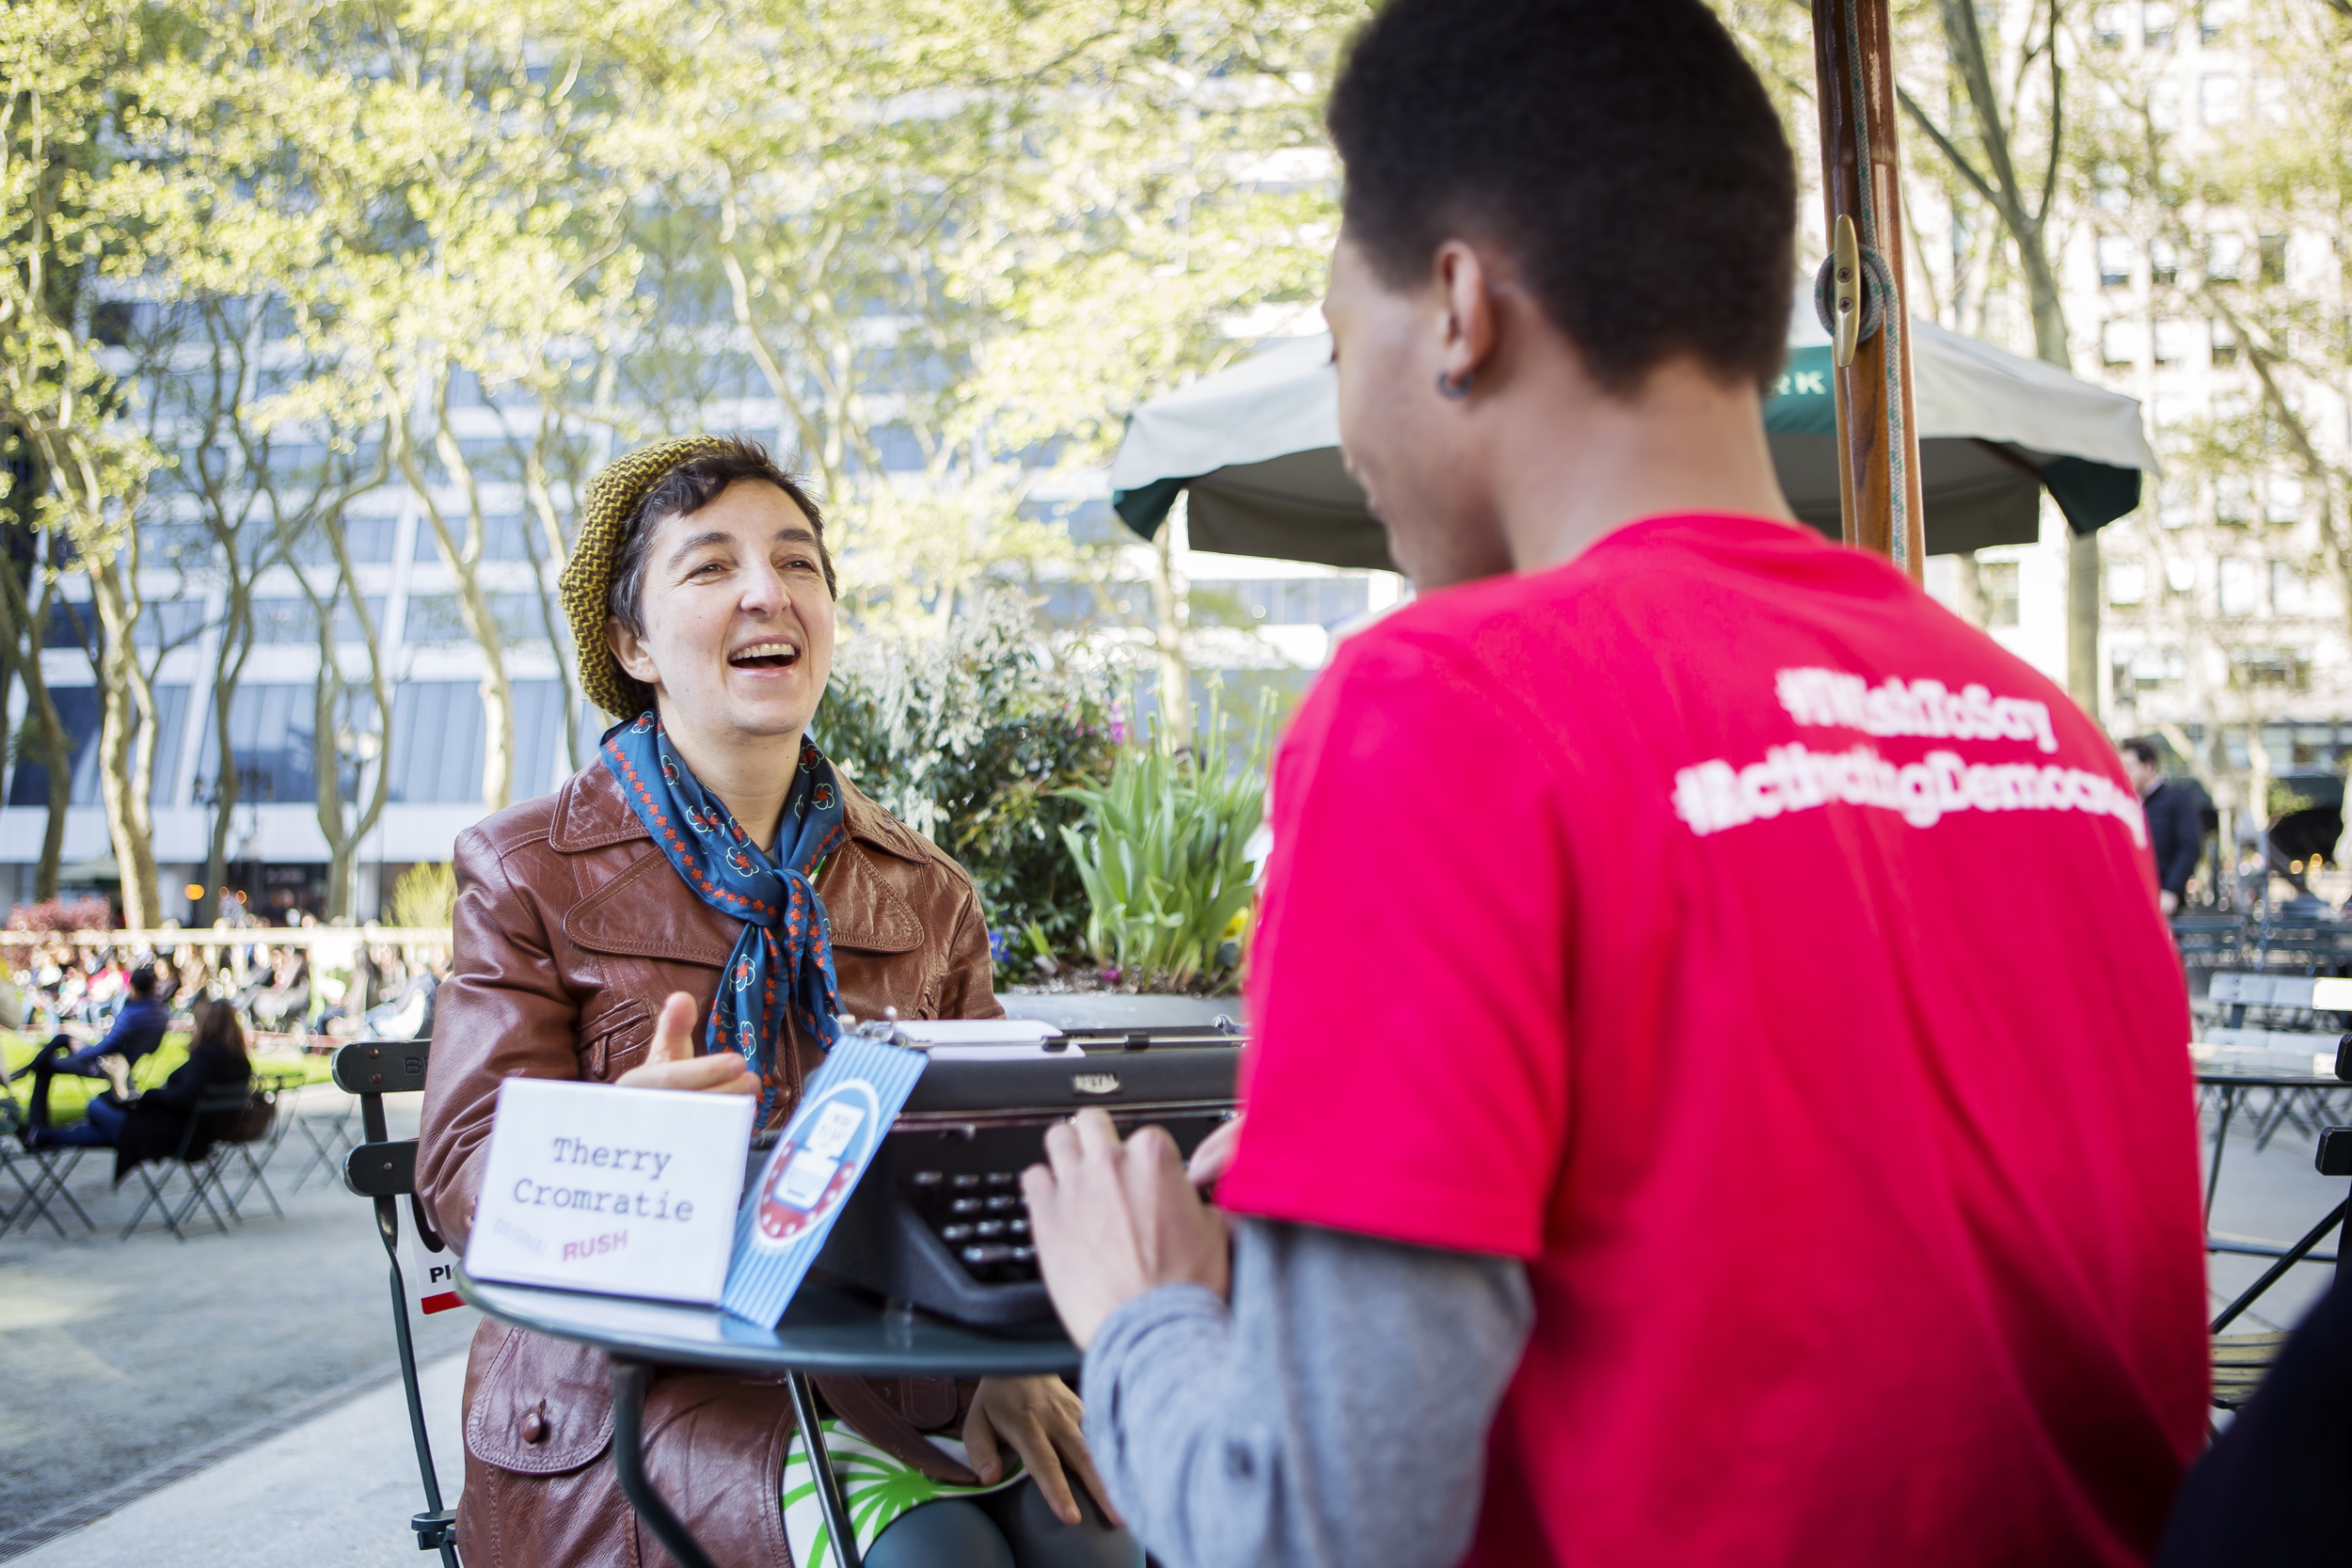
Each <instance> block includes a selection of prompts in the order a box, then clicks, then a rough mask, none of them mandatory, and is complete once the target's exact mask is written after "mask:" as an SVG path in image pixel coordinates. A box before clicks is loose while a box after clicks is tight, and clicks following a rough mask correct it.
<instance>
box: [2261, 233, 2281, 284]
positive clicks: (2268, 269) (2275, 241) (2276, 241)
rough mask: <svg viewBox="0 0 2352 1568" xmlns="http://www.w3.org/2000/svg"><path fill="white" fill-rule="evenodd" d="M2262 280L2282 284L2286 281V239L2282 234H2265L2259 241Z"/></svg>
mask: <svg viewBox="0 0 2352 1568" xmlns="http://www.w3.org/2000/svg"><path fill="white" fill-rule="evenodd" d="M2261 250H2262V280H2263V281H2264V282H2265V283H2283V282H2285V281H2286V280H2287V237H2286V236H2285V235H2284V234H2265V235H2264V236H2263V237H2262V241H2261Z"/></svg>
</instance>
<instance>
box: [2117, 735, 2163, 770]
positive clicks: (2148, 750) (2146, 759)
mask: <svg viewBox="0 0 2352 1568" xmlns="http://www.w3.org/2000/svg"><path fill="white" fill-rule="evenodd" d="M2123 750H2125V751H2126V752H2130V753H2131V754H2132V755H2134V756H2136V757H2137V758H2138V759H2139V765H2140V766H2141V767H2142V768H2161V767H2163V766H2164V753H2163V752H2159V751H2157V750H2156V743H2155V742H2154V741H2153V740H2126V741H2125V742H2123Z"/></svg>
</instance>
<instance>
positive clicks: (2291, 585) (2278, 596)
mask: <svg viewBox="0 0 2352 1568" xmlns="http://www.w3.org/2000/svg"><path fill="white" fill-rule="evenodd" d="M2311 610H2312V595H2311V585H2310V579H2308V578H2305V577H2304V576H2303V574H2302V573H2301V572H2299V571H2296V569H2295V567H2294V565H2293V564H2292V563H2291V562H2284V561H2274V562H2271V563H2270V612H2271V613H2272V614H2273V615H2308V614H2310V613H2311Z"/></svg>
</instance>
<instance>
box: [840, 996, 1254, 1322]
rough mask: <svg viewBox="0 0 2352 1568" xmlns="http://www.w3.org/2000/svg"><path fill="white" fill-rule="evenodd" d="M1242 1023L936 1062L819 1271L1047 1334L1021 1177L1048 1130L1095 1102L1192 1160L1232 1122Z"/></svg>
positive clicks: (1049, 1309) (962, 1315)
mask: <svg viewBox="0 0 2352 1568" xmlns="http://www.w3.org/2000/svg"><path fill="white" fill-rule="evenodd" d="M1241 1044H1242V1038H1241V1036H1240V1035H1239V1034H1238V1033H1237V1032H1236V1031H1234V1030H1233V1029H1232V1027H1231V1025H1228V1024H1224V1023H1222V1022H1221V1021H1220V1022H1219V1023H1218V1024H1214V1025H1202V1026H1198V1027H1184V1028H1155V1029H1136V1030H1124V1029H1121V1030H1093V1031H1089V1030H1073V1031H1071V1032H1069V1033H1066V1034H1064V1035H1061V1036H1060V1037H1057V1039H1053V1040H1048V1041H1047V1042H1046V1043H1045V1045H1044V1046H1043V1048H1042V1049H1041V1054H1038V1055H1035V1056H1027V1057H1023V1058H1021V1059H1018V1060H1009V1061H962V1060H952V1059H942V1057H941V1056H938V1055H935V1056H934V1057H933V1059H932V1061H931V1063H930V1066H929V1067H927V1068H926V1069H924V1071H923V1076H922V1078H921V1079H920V1080H919V1081H918V1082H917V1083H916V1084H915V1085H914V1094H913V1095H912V1096H910V1097H909V1099H908V1101H907V1103H906V1106H905V1108H904V1109H903V1110H901V1111H900V1112H899V1113H898V1120H897V1122H896V1123H894V1124H893V1125H892V1127H891V1129H890V1132H889V1135H888V1136H886V1137H885V1138H883V1140H882V1150H881V1152H880V1153H879V1154H878V1155H876V1157H875V1160H874V1164H873V1165H872V1166H871V1167H870V1168H869V1169H868V1170H867V1171H866V1174H865V1175H864V1176H863V1177H862V1178H860V1179H859V1181H858V1185H857V1190H856V1191H855V1192H854V1193H852V1194H851V1195H850V1200H849V1202H848V1204H847V1205H846V1206H844V1208H843V1209H842V1212H841V1217H840V1218H839V1219H838V1220H837V1221H835V1222H834V1229H833V1234H832V1235H831V1236H830V1237H828V1238H827V1239H826V1242H825V1249H824V1251H822V1252H821V1253H819V1254H818V1257H817V1262H816V1267H818V1268H819V1269H822V1270H824V1271H826V1272H827V1273H829V1274H832V1275H836V1276H837V1277H839V1278H842V1279H845V1280H847V1281H849V1282H850V1284H853V1285H857V1286H862V1287H864V1288H865V1289H866V1290H869V1291H874V1292H876V1293H877V1294H880V1295H882V1296H886V1297H890V1298H893V1299H896V1300H899V1301H905V1302H910V1303H912V1304H914V1306H916V1307H922V1308H923V1309H925V1310H926V1311H930V1312H934V1313H937V1314H938V1315H940V1316H941V1317H945V1318H952V1319H954V1320H956V1321H957V1322H959V1323H971V1324H975V1325H977V1326H980V1327H987V1328H1023V1327H1034V1326H1043V1325H1046V1324H1050V1323H1053V1322H1054V1308H1053V1305H1052V1303H1051V1302H1049V1301H1048V1300H1047V1299H1046V1295H1045V1287H1044V1286H1043V1285H1042V1284H1041V1283H1040V1281H1039V1278H1038V1269H1037V1248H1036V1247H1035V1245H1034V1244H1032V1243H1031V1241H1030V1237H1029V1218H1028V1212H1027V1200H1026V1199H1025V1198H1024V1197H1023V1196H1021V1172H1022V1171H1023V1170H1024V1169H1025V1168H1026V1167H1027V1166H1030V1165H1033V1164H1037V1163H1038V1162H1040V1161H1041V1160H1042V1159H1044V1157H1045V1130H1046V1129H1047V1128H1048V1127H1050V1126H1052V1125H1053V1124H1054V1123H1055V1122H1057V1121H1062V1120H1065V1119H1067V1118H1068V1117H1072V1116H1074V1115H1076V1114H1077V1113H1078V1112H1079V1111H1082V1110H1084V1109H1085V1108H1086V1107H1088V1106H1089V1105H1095V1106H1100V1107H1101V1108H1102V1109H1104V1111H1107V1112H1108V1113H1110V1117H1111V1120H1112V1121H1113V1122H1114V1123H1116V1124H1117V1125H1118V1127H1119V1129H1120V1132H1129V1131H1132V1130H1133V1129H1135V1128H1136V1127H1141V1126H1145V1125H1147V1124H1149V1125H1153V1126H1158V1127H1164V1128H1166V1129H1167V1130H1168V1133H1169V1134H1170V1135H1171V1136H1172V1137H1174V1138H1175V1140H1176V1144H1177V1147H1178V1148H1182V1149H1183V1150H1184V1152H1185V1153H1186V1154H1190V1153H1191V1152H1192V1150H1193V1149H1194V1148H1196V1147H1198V1146H1199V1144H1200V1140H1201V1139H1203V1138H1205V1137H1207V1136H1208V1135H1209V1134H1210V1133H1211V1132H1214V1131H1215V1130H1216V1127H1217V1126H1218V1125H1219V1124H1220V1123H1222V1122H1224V1121H1226V1120H1227V1119H1229V1118H1230V1117H1232V1114H1233V1076H1234V1068H1235V1066H1236V1064H1237V1063H1238V1061H1239V1059H1240V1056H1241Z"/></svg>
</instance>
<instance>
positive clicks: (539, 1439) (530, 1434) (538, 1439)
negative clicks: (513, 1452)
mask: <svg viewBox="0 0 2352 1568" xmlns="http://www.w3.org/2000/svg"><path fill="white" fill-rule="evenodd" d="M547 1440H548V1418H547V1417H546V1416H545V1415H544V1414H542V1413H541V1412H539V1411H536V1410H526V1411H524V1412H523V1441H524V1442H526V1443H544V1442H546V1441H547Z"/></svg>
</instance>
